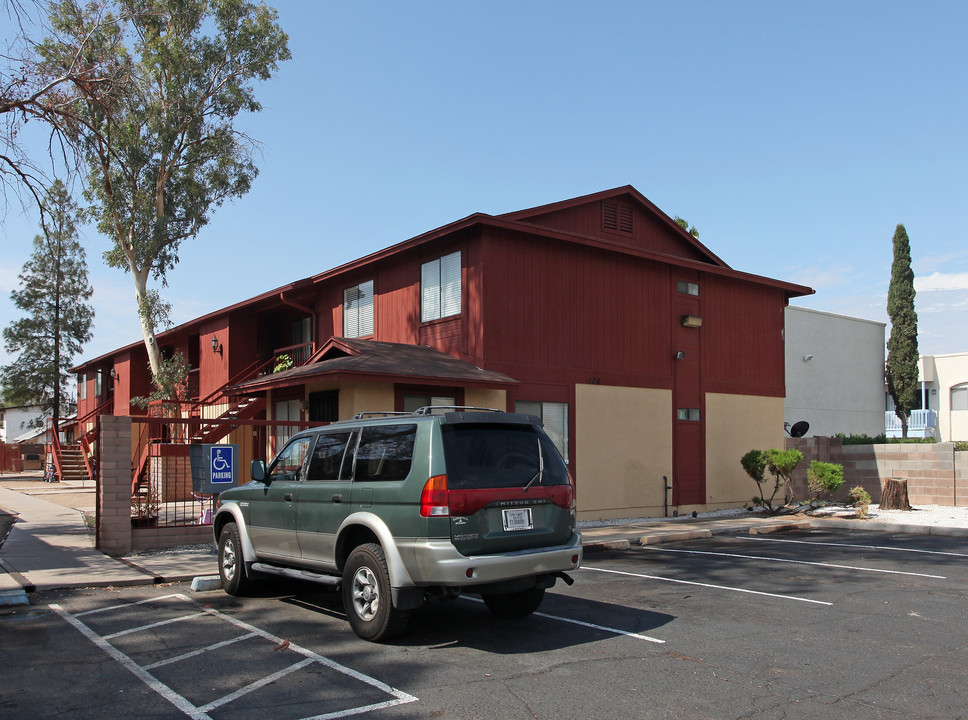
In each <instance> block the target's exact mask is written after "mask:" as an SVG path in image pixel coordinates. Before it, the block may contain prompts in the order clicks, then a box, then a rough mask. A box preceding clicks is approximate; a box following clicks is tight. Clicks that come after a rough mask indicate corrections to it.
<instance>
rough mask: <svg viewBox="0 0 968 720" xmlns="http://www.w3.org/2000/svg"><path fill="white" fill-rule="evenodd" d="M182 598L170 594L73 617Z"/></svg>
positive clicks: (111, 606) (81, 613)
mask: <svg viewBox="0 0 968 720" xmlns="http://www.w3.org/2000/svg"><path fill="white" fill-rule="evenodd" d="M178 597H183V596H180V595H178V594H177V593H172V594H171V595H159V596H158V597H156V598H148V599H147V600H137V601H135V602H129V603H121V604H119V605H108V606H107V607H102V608H94V609H93V610H84V611H82V612H79V613H74V617H85V616H87V615H97V614H98V613H103V612H110V611H111V610H128V609H130V608H132V607H137V606H138V605H146V604H148V603H156V602H161V601H162V600H171V599H172V598H178Z"/></svg>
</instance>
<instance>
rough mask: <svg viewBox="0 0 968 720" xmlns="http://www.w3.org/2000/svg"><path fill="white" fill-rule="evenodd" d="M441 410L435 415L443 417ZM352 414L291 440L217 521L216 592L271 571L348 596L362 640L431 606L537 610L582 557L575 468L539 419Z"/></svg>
mask: <svg viewBox="0 0 968 720" xmlns="http://www.w3.org/2000/svg"><path fill="white" fill-rule="evenodd" d="M438 413H439V414H438ZM367 415H373V413H364V414H361V415H357V416H356V417H355V418H354V419H353V420H351V421H347V422H339V423H333V424H331V425H327V426H325V427H319V428H313V429H311V430H304V431H302V432H300V433H298V434H296V435H293V437H292V438H290V440H289V442H288V443H287V444H286V445H285V447H283V448H282V451H281V452H280V453H279V454H278V455H277V456H276V457H275V459H274V460H273V461H272V462H271V463H270V464H269V466H268V468H266V466H265V464H264V463H262V461H258V460H257V461H255V462H253V463H252V477H253V481H252V482H250V483H248V484H246V485H243V486H240V487H236V488H232V489H230V490H227V491H226V492H223V493H222V494H221V496H220V497H219V507H218V510H217V512H216V513H215V517H214V519H213V523H212V524H213V530H214V533H215V540H216V542H217V544H218V565H219V574H220V575H221V578H222V587H223V588H224V589H225V591H226V592H228V593H229V594H231V595H242V594H245V592H246V590H247V589H248V587H249V586H250V585H251V583H252V582H253V581H255V580H256V579H257V578H260V577H265V576H268V575H283V576H287V577H294V578H300V579H305V580H313V581H316V582H320V583H323V584H327V585H330V586H332V587H334V588H335V587H341V589H342V596H343V604H344V607H345V609H346V614H347V617H348V618H349V621H350V625H351V626H352V627H353V630H354V631H356V633H357V635H359V636H360V637H361V638H364V639H366V640H373V641H380V640H383V639H386V638H390V637H392V636H394V635H397V634H399V633H401V632H402V631H403V630H404V629H405V628H406V625H407V620H408V618H409V614H410V611H411V610H413V609H414V608H417V607H419V606H421V605H422V604H423V603H424V602H425V601H427V600H432V599H447V598H454V597H457V596H458V595H460V594H462V593H474V594H479V595H481V597H482V598H483V600H484V602H485V604H486V605H487V607H488V608H490V609H491V611H492V612H494V613H495V614H496V615H498V616H501V617H507V618H521V617H525V616H527V615H529V614H531V613H532V612H534V611H535V610H536V609H537V608H538V606H539V605H540V604H541V600H542V599H543V597H544V592H545V590H546V589H547V588H550V587H552V586H553V585H554V584H555V581H556V580H557V579H558V578H561V579H563V580H564V581H565V582H567V583H568V584H571V583H572V580H571V578H569V577H568V576H567V575H565V571H566V570H574V569H577V568H578V567H579V564H580V562H581V537H580V535H579V534H578V533H577V532H576V531H575V494H574V488H573V487H572V484H571V480H570V477H569V475H568V470H567V467H566V466H565V463H564V461H563V460H562V458H561V455H559V453H558V451H557V449H556V448H555V446H554V444H553V443H552V442H551V440H550V439H549V438H548V436H547V435H546V434H545V432H544V430H543V429H542V427H541V422H540V421H539V420H538V418H536V417H533V416H530V415H517V414H510V413H503V412H500V411H497V410H479V409H476V408H447V409H443V410H442V409H441V408H422V409H421V410H418V411H417V412H415V413H379V415H381V417H366V416H367Z"/></svg>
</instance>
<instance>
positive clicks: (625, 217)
mask: <svg viewBox="0 0 968 720" xmlns="http://www.w3.org/2000/svg"><path fill="white" fill-rule="evenodd" d="M602 227H604V228H605V229H606V230H612V231H614V232H621V233H628V234H629V235H631V234H632V208H631V206H629V205H622V204H620V203H616V202H603V203H602Z"/></svg>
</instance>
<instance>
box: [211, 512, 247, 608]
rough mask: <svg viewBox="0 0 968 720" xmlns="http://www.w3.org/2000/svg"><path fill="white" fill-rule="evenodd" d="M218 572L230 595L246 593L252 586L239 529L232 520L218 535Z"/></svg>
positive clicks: (223, 585) (223, 586)
mask: <svg viewBox="0 0 968 720" xmlns="http://www.w3.org/2000/svg"><path fill="white" fill-rule="evenodd" d="M218 574H219V575H220V576H221V578H222V589H223V590H225V592H227V593H228V594H229V595H244V594H245V593H246V591H248V589H249V588H250V586H251V581H250V580H249V579H248V578H247V577H246V576H245V563H244V562H243V559H242V541H241V539H240V538H239V529H238V527H236V525H235V523H232V522H230V523H227V524H226V525H225V527H223V528H222V532H221V534H220V535H219V536H218Z"/></svg>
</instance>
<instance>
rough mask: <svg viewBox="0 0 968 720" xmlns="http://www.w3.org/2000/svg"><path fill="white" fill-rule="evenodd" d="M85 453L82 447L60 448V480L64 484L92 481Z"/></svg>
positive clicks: (64, 446)
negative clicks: (85, 461) (85, 460)
mask: <svg viewBox="0 0 968 720" xmlns="http://www.w3.org/2000/svg"><path fill="white" fill-rule="evenodd" d="M90 479H91V477H90V476H89V475H88V473H87V465H86V464H85V463H84V453H83V451H82V450H81V446H80V445H61V446H60V480H61V481H62V482H82V481H84V480H90Z"/></svg>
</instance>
